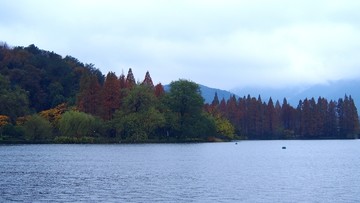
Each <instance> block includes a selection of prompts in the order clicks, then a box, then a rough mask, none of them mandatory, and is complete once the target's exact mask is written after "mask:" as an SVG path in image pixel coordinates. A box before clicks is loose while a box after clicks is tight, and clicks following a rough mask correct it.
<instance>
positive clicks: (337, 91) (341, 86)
mask: <svg viewBox="0 0 360 203" xmlns="http://www.w3.org/2000/svg"><path fill="white" fill-rule="evenodd" d="M199 86H200V90H201V94H202V96H203V98H204V100H205V103H211V102H212V101H213V99H214V95H215V93H217V94H218V97H219V100H221V99H222V98H224V99H225V100H227V99H229V98H230V97H231V96H232V95H235V96H236V97H244V96H248V95H250V96H252V97H256V98H257V97H258V96H259V95H260V97H261V99H262V100H263V101H265V102H268V100H269V98H270V97H271V98H272V99H273V101H276V100H279V102H280V103H282V102H283V100H284V98H286V99H287V101H288V103H289V104H291V105H292V106H293V107H295V108H296V107H297V105H298V104H299V101H300V100H304V99H305V98H312V97H314V98H315V99H318V98H319V97H324V98H326V99H327V100H329V101H330V100H334V101H338V99H339V98H343V97H344V95H348V96H349V95H351V96H352V98H353V99H354V101H355V104H356V107H357V108H358V110H359V108H360V91H359V89H358V88H360V79H357V80H339V81H332V82H329V83H327V84H318V85H313V86H309V87H284V88H280V89H279V88H263V87H261V88H260V87H259V88H257V87H246V88H238V89H233V90H230V91H227V90H221V89H218V88H211V87H207V86H205V85H201V84H199ZM164 88H165V90H166V91H168V90H169V89H170V85H165V86H164Z"/></svg>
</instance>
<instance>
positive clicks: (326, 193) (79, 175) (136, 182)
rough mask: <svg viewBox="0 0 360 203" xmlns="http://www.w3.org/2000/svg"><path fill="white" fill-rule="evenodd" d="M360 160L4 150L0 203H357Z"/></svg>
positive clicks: (182, 148) (254, 150) (303, 153)
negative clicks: (67, 202)
mask: <svg viewBox="0 0 360 203" xmlns="http://www.w3.org/2000/svg"><path fill="white" fill-rule="evenodd" d="M283 146H286V149H282V147H283ZM359 154H360V141H359V140H331V141H241V142H238V144H237V145H236V144H235V143H204V144H139V145H2V146H0V157H1V158H0V202H7V201H22V202H34V201H35V202H39V201H43V202H56V201H59V202H64V201H69V202H73V201H77V202H81V201H82V202H99V201H102V202H161V201H163V202H360V195H359V194H358V193H359V185H360V176H359V175H357V174H358V173H359V170H360V156H359Z"/></svg>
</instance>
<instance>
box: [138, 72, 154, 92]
mask: <svg viewBox="0 0 360 203" xmlns="http://www.w3.org/2000/svg"><path fill="white" fill-rule="evenodd" d="M141 84H142V85H145V86H148V87H151V88H154V83H153V81H152V79H151V76H150V73H149V71H147V72H146V74H145V79H144V81H143V82H142V83H141Z"/></svg>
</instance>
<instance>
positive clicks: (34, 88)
mask: <svg viewBox="0 0 360 203" xmlns="http://www.w3.org/2000/svg"><path fill="white" fill-rule="evenodd" d="M0 73H1V74H0V91H1V96H0V103H1V107H0V143H5V144H7V143H153V142H154V143H155V142H156V143H163V142H208V141H210V142H214V141H231V140H241V139H251V140H255V139H257V140H259V139H260V140H270V139H354V138H357V137H358V133H359V118H358V113H357V109H356V106H355V104H354V100H353V99H352V97H351V96H348V95H345V96H344V98H340V99H339V100H338V101H333V100H331V101H328V100H327V99H326V98H322V97H319V98H318V99H317V100H315V99H314V98H310V99H308V98H305V99H304V100H300V101H299V104H298V106H297V107H292V106H291V105H290V104H288V102H287V100H286V99H284V100H283V101H282V103H280V102H279V101H275V102H274V101H273V100H272V99H271V98H270V99H269V100H268V101H267V102H266V101H262V99H261V96H260V95H259V96H258V97H257V98H255V97H251V96H250V95H248V96H244V97H242V98H241V97H240V98H239V97H236V96H235V95H233V96H231V97H230V98H228V99H226V98H218V95H217V94H215V95H214V99H213V101H212V102H211V103H205V102H204V98H203V97H202V95H201V91H200V88H199V85H198V84H196V83H195V82H192V81H189V80H184V79H179V80H177V81H173V82H172V83H171V84H170V85H169V90H168V91H165V89H164V86H163V85H162V84H161V83H159V84H156V85H154V84H153V81H152V78H151V76H150V73H149V72H146V74H145V78H144V80H143V81H140V82H139V81H136V80H135V77H134V75H133V72H132V69H131V68H130V69H129V70H128V73H127V75H126V76H125V74H121V75H120V76H117V75H116V74H115V73H114V72H109V73H107V75H106V76H105V75H103V73H102V72H101V71H100V70H99V69H97V68H95V66H94V65H93V64H83V63H82V62H80V61H78V60H77V59H76V58H74V57H71V56H66V57H61V56H60V55H58V54H56V53H54V52H49V51H45V50H41V49H39V48H37V47H36V46H35V45H30V46H28V47H14V48H10V47H8V46H7V45H6V44H4V45H2V46H1V47H0Z"/></svg>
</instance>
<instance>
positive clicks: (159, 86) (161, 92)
mask: <svg viewBox="0 0 360 203" xmlns="http://www.w3.org/2000/svg"><path fill="white" fill-rule="evenodd" d="M164 95H165V90H164V86H162V84H161V83H159V84H157V85H156V86H155V96H156V97H157V98H160V97H162V96H164Z"/></svg>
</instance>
